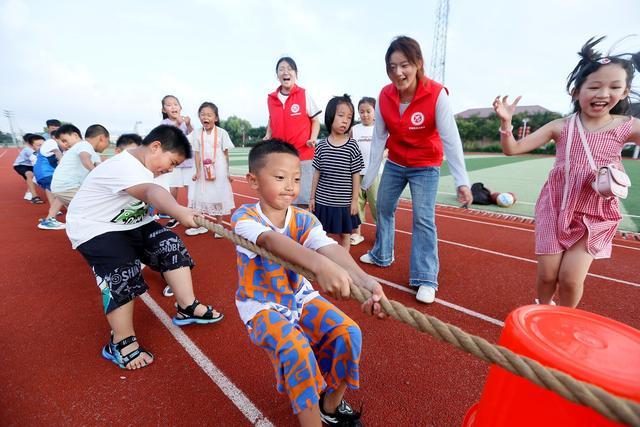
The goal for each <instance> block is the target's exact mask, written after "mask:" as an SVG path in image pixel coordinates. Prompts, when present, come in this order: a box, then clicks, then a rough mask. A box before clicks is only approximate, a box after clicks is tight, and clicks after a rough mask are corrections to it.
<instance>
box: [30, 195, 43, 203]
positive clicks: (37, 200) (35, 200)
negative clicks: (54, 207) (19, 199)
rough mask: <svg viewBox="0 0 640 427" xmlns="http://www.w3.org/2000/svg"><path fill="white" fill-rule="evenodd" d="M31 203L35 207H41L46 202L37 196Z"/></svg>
mask: <svg viewBox="0 0 640 427" xmlns="http://www.w3.org/2000/svg"><path fill="white" fill-rule="evenodd" d="M31 203H33V204H34V205H41V204H43V203H44V201H43V200H42V199H41V198H40V197H38V196H35V197H33V198H32V199H31Z"/></svg>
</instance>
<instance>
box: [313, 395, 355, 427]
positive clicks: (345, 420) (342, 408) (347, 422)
mask: <svg viewBox="0 0 640 427" xmlns="http://www.w3.org/2000/svg"><path fill="white" fill-rule="evenodd" d="M324 395H325V394H324V393H322V394H321V395H320V403H319V405H320V419H321V420H322V422H324V423H325V424H326V425H329V426H345V427H362V426H363V424H362V421H360V415H361V413H360V412H356V411H354V410H353V408H351V406H350V405H349V404H348V403H347V402H346V401H345V400H342V402H340V404H339V405H338V407H337V408H336V412H335V413H333V414H329V413H327V412H325V411H324Z"/></svg>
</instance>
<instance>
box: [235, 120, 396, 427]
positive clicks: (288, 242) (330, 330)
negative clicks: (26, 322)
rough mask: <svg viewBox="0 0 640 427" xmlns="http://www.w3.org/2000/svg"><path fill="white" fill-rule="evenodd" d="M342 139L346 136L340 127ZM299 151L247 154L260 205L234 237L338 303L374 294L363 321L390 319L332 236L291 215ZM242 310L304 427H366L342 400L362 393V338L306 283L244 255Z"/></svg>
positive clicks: (273, 144)
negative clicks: (357, 289) (303, 272)
mask: <svg viewBox="0 0 640 427" xmlns="http://www.w3.org/2000/svg"><path fill="white" fill-rule="evenodd" d="M341 123H342V124H341V126H342V127H341V128H340V132H341V133H342V134H345V133H346V132H348V126H349V125H348V121H347V120H343V121H341ZM300 174H301V169H300V159H299V157H298V152H297V150H296V149H295V148H294V147H293V146H292V145H290V144H288V143H286V142H283V141H280V140H267V141H263V142H260V143H258V144H257V145H256V146H255V147H253V148H252V149H251V151H250V153H249V173H248V174H247V181H248V182H249V185H250V186H251V188H253V189H254V190H256V191H257V193H258V197H259V202H258V203H255V204H250V205H243V206H241V207H239V208H238V209H237V210H236V211H235V213H234V214H233V217H232V228H233V230H234V231H235V232H236V233H237V234H239V235H241V236H243V237H245V238H247V239H248V240H250V241H252V242H254V243H255V244H257V245H259V246H261V247H263V248H265V249H267V250H269V251H271V252H272V253H274V254H276V255H277V256H279V257H281V258H283V259H285V260H287V261H289V262H292V263H294V264H296V265H299V266H302V267H303V268H306V269H308V270H309V271H311V272H313V273H314V274H315V276H316V279H317V282H318V285H319V286H320V288H321V289H323V290H324V291H325V292H327V293H329V294H331V295H332V296H334V297H335V298H338V299H341V298H347V297H348V296H349V294H350V289H349V285H350V284H351V283H354V284H356V285H358V286H362V287H364V288H366V289H368V290H370V291H371V292H372V293H373V294H372V297H371V298H370V299H369V300H367V301H366V302H365V303H364V304H363V305H362V310H363V311H364V312H365V313H369V314H372V315H374V316H377V317H380V318H383V317H384V314H383V313H382V312H381V308H380V304H379V301H380V299H381V298H383V297H384V293H383V291H382V287H381V286H380V284H379V283H377V282H376V281H375V280H374V279H373V278H372V277H371V276H369V275H367V274H366V273H365V272H364V271H362V269H360V267H358V265H357V264H356V263H355V261H354V260H353V259H352V258H351V256H350V255H349V254H348V253H347V252H346V251H345V250H344V249H343V248H342V247H341V246H340V245H337V244H336V242H335V241H334V240H332V239H330V238H328V237H327V235H326V234H325V232H324V231H323V229H322V225H321V224H320V223H319V222H318V220H317V219H316V218H315V217H314V216H313V215H312V214H311V213H309V212H308V211H306V210H303V209H300V208H298V207H295V206H292V202H293V200H294V199H295V198H296V197H297V196H298V193H299V191H300ZM237 253H238V256H237V263H238V276H239V287H238V291H237V293H236V305H237V308H238V312H239V314H240V318H241V319H242V321H243V322H244V324H245V325H246V328H247V331H248V333H249V337H250V339H251V341H252V342H253V343H254V344H255V345H256V346H258V347H260V348H263V349H264V350H265V351H266V352H267V353H268V354H269V358H270V359H271V361H272V363H273V367H274V371H275V372H276V379H277V388H278V391H280V392H285V391H286V393H287V395H288V396H289V399H290V401H291V406H292V408H293V412H294V413H295V414H297V416H298V419H299V421H300V424H301V425H304V426H310V425H313V426H319V425H320V420H322V421H324V422H325V423H327V424H329V425H354V426H357V425H360V422H359V419H360V413H359V412H356V411H354V410H353V409H352V408H351V407H350V406H349V405H348V404H347V403H346V402H345V401H344V400H343V396H344V392H345V391H346V389H347V388H352V389H357V388H358V387H359V381H360V375H359V362H360V354H361V346H362V337H361V332H360V329H359V327H358V325H357V324H356V323H355V322H354V321H353V320H351V319H350V318H349V317H348V316H347V315H346V314H345V313H343V312H342V311H341V310H340V309H338V308H337V307H336V306H334V305H333V304H332V303H330V302H329V301H327V300H326V299H325V298H323V297H322V296H320V295H319V294H318V292H317V291H315V290H314V289H313V286H312V285H311V283H310V282H309V281H308V280H307V279H305V278H304V277H302V276H300V275H298V274H297V273H294V272H292V271H290V270H286V269H285V268H284V267H282V266H281V265H279V264H275V263H273V262H271V261H269V260H267V259H264V258H262V257H261V256H259V255H257V254H255V253H253V252H251V251H248V250H246V249H244V248H242V247H240V246H238V247H237Z"/></svg>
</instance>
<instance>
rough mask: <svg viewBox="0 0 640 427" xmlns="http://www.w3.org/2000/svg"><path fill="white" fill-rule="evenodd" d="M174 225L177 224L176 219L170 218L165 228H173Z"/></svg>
mask: <svg viewBox="0 0 640 427" xmlns="http://www.w3.org/2000/svg"><path fill="white" fill-rule="evenodd" d="M176 225H178V220H177V219H173V218H172V219H171V220H170V221H169V222H167V224H166V225H165V228H174V227H175V226H176Z"/></svg>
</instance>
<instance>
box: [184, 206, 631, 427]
mask: <svg viewBox="0 0 640 427" xmlns="http://www.w3.org/2000/svg"><path fill="white" fill-rule="evenodd" d="M195 222H196V224H198V225H199V226H201V227H206V228H207V229H208V230H209V231H213V232H215V233H216V234H219V235H221V236H223V237H225V238H226V239H229V240H231V241H232V242H233V243H234V244H236V245H238V246H241V247H243V248H245V249H248V250H250V251H252V252H254V253H256V254H258V255H260V256H262V257H264V258H267V259H269V260H271V261H273V262H276V263H278V264H281V265H282V266H284V267H285V268H287V269H289V270H292V271H295V272H296V273H299V274H302V275H303V276H305V277H306V278H307V279H309V280H311V281H314V280H315V277H314V275H313V273H311V272H310V271H307V270H305V269H303V268H302V267H299V266H297V265H293V264H291V263H289V262H287V261H284V260H283V259H281V258H279V257H277V256H276V255H274V254H272V253H271V252H269V251H267V250H265V249H264V248H261V247H259V246H257V245H255V244H254V243H252V242H250V241H248V240H247V239H245V238H243V237H241V236H238V235H237V234H235V233H234V232H233V231H231V230H228V229H226V228H224V227H223V226H221V225H219V224H216V223H213V222H211V221H208V220H207V219H205V218H204V217H200V216H198V217H196V218H195ZM351 296H352V298H354V299H356V300H358V301H359V302H364V301H366V300H367V299H368V298H369V297H370V296H371V292H369V291H368V290H366V289H363V288H360V287H358V286H356V285H353V284H352V285H351ZM380 304H381V306H382V308H383V310H384V311H385V313H387V314H388V315H389V316H390V317H393V318H394V319H396V320H399V321H401V322H403V323H407V324H408V325H410V326H412V327H413V328H414V329H417V330H418V331H420V332H424V333H427V334H429V335H431V336H433V337H435V338H438V339H440V340H442V341H445V342H447V343H449V344H453V345H454V346H456V347H458V348H459V349H461V350H464V351H466V352H468V353H471V354H473V355H474V356H476V357H479V358H480V359H482V360H484V361H486V362H489V363H495V364H496V365H498V366H500V367H501V368H503V369H506V370H507V371H509V372H511V373H512V374H515V375H518V376H521V377H524V378H526V379H528V380H529V381H531V382H533V383H534V384H537V385H538V386H540V387H542V388H544V389H547V390H550V391H553V392H555V393H557V394H559V395H560V396H562V397H564V398H565V399H567V400H570V401H571V402H574V403H577V404H579V405H583V406H587V407H589V408H592V409H594V410H595V411H596V412H598V413H600V414H602V415H603V416H605V417H606V418H609V419H610V420H613V421H616V422H619V423H623V424H627V425H631V426H638V427H640V404H638V403H636V402H633V401H631V400H628V399H625V398H621V397H618V396H615V395H613V394H611V393H609V392H607V391H605V390H604V389H602V388H600V387H598V386H595V385H593V384H589V383H586V382H583V381H580V380H577V379H575V378H573V377H571V376H569V375H567V374H565V373H563V372H561V371H559V370H557V369H553V368H548V367H545V366H543V365H541V364H540V363H539V362H537V361H535V360H533V359H530V358H528V357H525V356H520V355H518V354H516V353H514V352H512V351H511V350H509V349H507V348H506V347H502V346H499V345H495V344H492V343H490V342H488V341H487V340H485V339H484V338H481V337H478V336H475V335H471V334H468V333H466V332H464V331H463V330H462V329H460V328H458V327H456V326H453V325H450V324H448V323H445V322H443V321H441V320H439V319H438V318H436V317H433V316H430V315H428V314H424V313H421V312H419V311H418V310H416V309H413V308H408V307H405V306H404V305H402V304H401V303H399V302H397V301H394V300H389V299H386V298H384V299H383V300H381V301H380Z"/></svg>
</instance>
